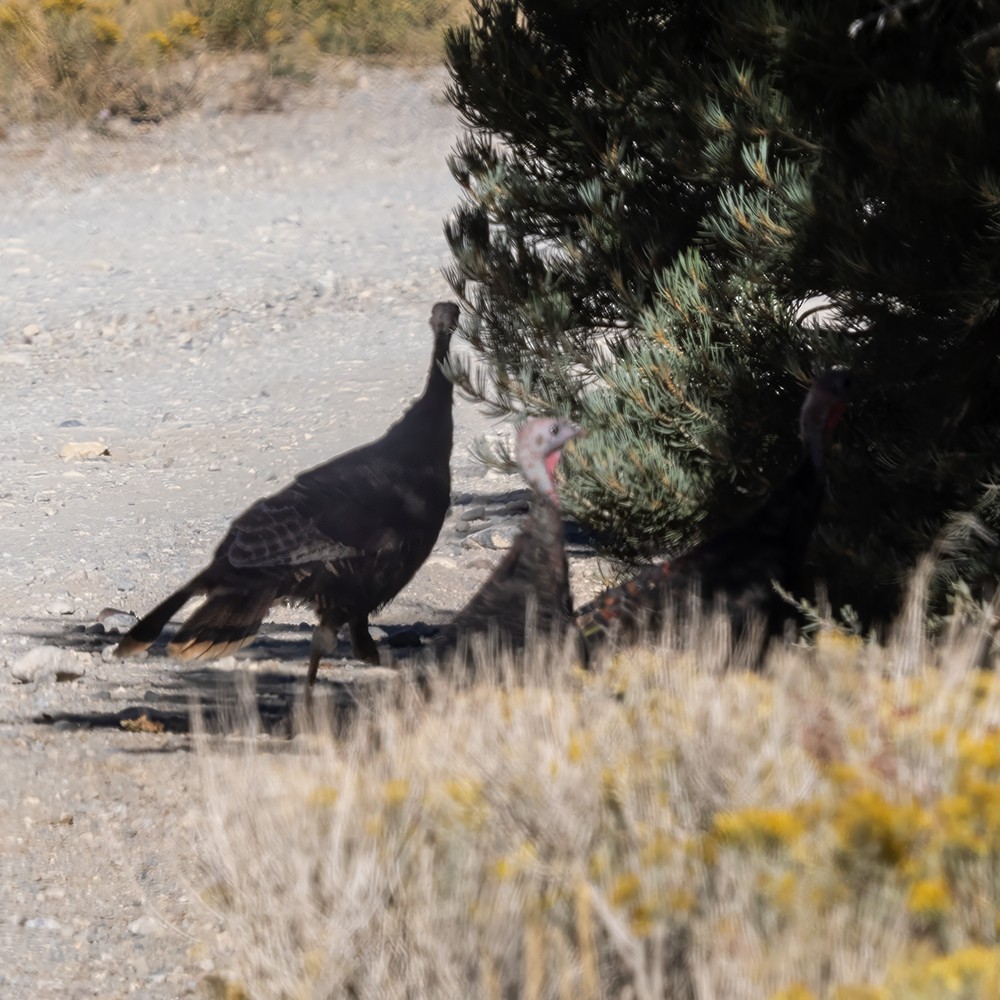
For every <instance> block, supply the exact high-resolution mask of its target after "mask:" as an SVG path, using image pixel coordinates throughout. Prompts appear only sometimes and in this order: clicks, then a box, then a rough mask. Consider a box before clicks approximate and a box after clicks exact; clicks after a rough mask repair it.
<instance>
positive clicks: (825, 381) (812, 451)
mask: <svg viewBox="0 0 1000 1000" xmlns="http://www.w3.org/2000/svg"><path fill="white" fill-rule="evenodd" d="M851 382H852V375H851V373H850V371H848V370H847V369H846V368H830V369H828V370H827V371H825V372H821V373H820V374H819V375H817V376H816V378H815V380H814V381H813V384H812V385H811V386H810V387H809V394H808V395H807V396H806V401H805V402H804V403H803V404H802V414H801V416H800V418H799V431H800V433H801V436H802V443H803V444H804V445H805V446H806V448H808V449H809V457H810V459H811V460H812V463H813V465H814V466H815V467H816V469H817V470H821V469H822V468H823V456H824V455H825V453H826V448H827V445H828V444H829V442H830V438H831V437H832V436H833V432H834V430H836V427H837V424H839V423H840V418H841V417H842V416H843V415H844V410H845V409H846V408H847V399H848V396H849V394H850V391H851Z"/></svg>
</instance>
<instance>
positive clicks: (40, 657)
mask: <svg viewBox="0 0 1000 1000" xmlns="http://www.w3.org/2000/svg"><path fill="white" fill-rule="evenodd" d="M67 665H70V666H73V667H76V668H77V669H79V670H80V672H81V673H82V668H80V667H78V665H77V657H76V656H75V654H73V653H70V652H67V651H66V650H64V649H59V648H58V647H57V646H36V647H35V648H34V649H29V650H28V652H27V653H23V654H22V655H21V656H19V657H18V658H17V659H16V660H14V661H13V662H12V663H11V664H10V673H11V676H12V677H13V678H14V680H16V681H20V682H21V683H22V684H30V683H32V681H37V680H42V679H47V678H50V677H55V676H56V674H57V673H58V672H59V671H63V670H65V669H66V667H67Z"/></svg>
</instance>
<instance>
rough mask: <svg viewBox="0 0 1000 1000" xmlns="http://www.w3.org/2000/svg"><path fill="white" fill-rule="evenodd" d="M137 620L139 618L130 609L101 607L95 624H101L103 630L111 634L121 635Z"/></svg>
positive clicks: (122, 588)
mask: <svg viewBox="0 0 1000 1000" xmlns="http://www.w3.org/2000/svg"><path fill="white" fill-rule="evenodd" d="M119 589H121V590H124V589H125V588H124V587H120V588H119ZM138 622H139V619H138V618H136V616H135V615H134V614H132V612H131V611H120V610H119V609H118V608H101V610H100V611H99V612H98V614H97V624H99V625H102V626H103V627H104V631H105V632H110V633H111V634H112V635H122V634H124V633H125V632H128V631H129V629H131V628H132V626H133V625H136V624H138Z"/></svg>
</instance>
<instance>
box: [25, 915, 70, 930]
mask: <svg viewBox="0 0 1000 1000" xmlns="http://www.w3.org/2000/svg"><path fill="white" fill-rule="evenodd" d="M24 926H25V927H27V928H29V929H30V930H33V931H58V930H61V929H62V924H60V923H59V921H58V920H53V919H52V918H51V917H31V918H30V919H28V920H25V922H24Z"/></svg>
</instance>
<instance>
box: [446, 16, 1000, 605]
mask: <svg viewBox="0 0 1000 1000" xmlns="http://www.w3.org/2000/svg"><path fill="white" fill-rule="evenodd" d="M473 7H474V15H473V17H472V19H471V22H470V24H468V25H466V26H463V27H460V28H458V29H455V30H454V31H452V32H451V33H450V34H449V37H448V39H447V59H448V65H449V69H450V72H451V74H452V87H451V90H450V97H451V100H452V101H453V103H454V104H455V106H456V107H457V108H458V110H459V112H460V113H461V115H462V118H463V121H464V123H465V125H466V132H465V135H464V137H463V139H462V140H461V141H460V143H459V145H458V147H457V149H456V151H455V154H454V156H453V157H452V171H453V173H454V175H455V177H456V179H457V180H458V182H459V183H460V184H461V185H462V187H463V188H464V196H463V199H462V201H461V204H460V205H459V206H458V207H457V209H456V212H455V215H454V217H453V219H452V220H451V221H450V222H449V224H448V226H447V235H448V238H449V242H450V244H451V247H452V251H453V255H454V265H453V267H452V268H451V271H450V275H449V277H450V280H451V282H452V285H453V287H454V288H455V290H456V293H457V294H459V295H460V296H461V297H462V298H463V299H464V300H465V302H466V305H467V307H468V309H469V312H470V314H471V317H472V319H471V321H470V322H469V323H468V324H467V325H466V337H467V339H468V341H469V343H470V344H471V346H472V347H473V348H474V351H475V352H476V353H477V354H478V355H479V360H481V362H483V364H481V365H480V366H478V367H475V366H468V367H466V368H465V369H464V370H462V371H461V372H460V373H459V377H460V379H461V384H462V385H463V387H464V389H465V391H466V392H467V393H469V394H470V395H471V396H473V397H474V398H476V399H479V400H480V401H482V402H484V403H485V404H487V405H488V406H490V407H493V408H494V409H495V411H496V412H497V413H498V414H509V413H515V414H520V413H525V412H527V413H541V412H551V411H556V412H567V411H568V412H571V413H572V414H573V415H574V416H575V417H577V418H578V419H580V420H581V421H582V422H583V423H584V424H585V425H586V426H587V428H588V430H589V432H590V433H589V436H588V437H587V438H586V439H585V440H584V441H583V442H581V443H580V444H579V445H578V447H577V448H576V450H575V454H574V456H573V457H572V458H571V460H570V461H569V462H568V463H567V467H568V468H567V473H566V475H565V477H564V479H565V486H564V488H563V493H564V494H565V499H566V506H567V508H568V509H569V510H570V511H571V512H572V513H573V514H574V515H575V516H576V517H578V518H579V519H580V520H581V521H582V522H583V523H585V524H587V525H588V526H589V527H591V528H592V529H593V530H594V531H595V533H596V536H597V537H598V538H599V539H600V541H601V543H602V545H603V546H604V547H605V549H606V550H607V551H609V552H611V553H613V554H617V555H619V556H623V557H632V556H635V555H636V554H638V553H649V552H653V551H656V552H671V551H673V552H677V551H681V550H683V549H686V548H689V547H690V546H692V545H693V544H695V543H697V542H698V541H699V540H700V539H701V538H702V537H704V536H705V535H706V534H710V533H713V532H715V531H717V530H719V529H721V528H724V527H726V526H727V525H728V524H729V523H731V522H732V521H733V520H735V519H736V518H738V517H739V516H740V514H741V513H743V512H746V511H748V510H749V509H751V508H752V507H753V506H754V504H755V503H757V502H759V501H760V499H761V498H763V497H764V496H766V495H767V494H768V493H769V492H771V491H772V490H773V489H774V488H775V487H776V485H777V484H779V483H780V482H781V480H782V478H783V477H784V476H785V475H786V474H787V472H788V470H789V469H790V468H791V466H792V464H793V463H794V461H795V458H796V456H797V454H798V441H797V438H796V433H795V432H796V423H795V414H796V412H797V409H798V407H799V405H800V403H801V400H802V396H803V392H804V389H803V388H802V386H803V385H804V383H805V382H806V381H807V378H808V376H809V375H810V374H811V373H815V372H816V371H818V370H819V369H821V368H823V367H826V366H828V365H829V364H831V363H841V364H847V365H849V366H851V367H853V368H854V369H855V371H856V373H857V380H858V382H859V383H860V387H859V391H858V393H857V396H858V398H857V400H856V401H855V403H854V404H853V406H852V419H851V424H850V427H849V429H848V433H847V434H846V440H844V441H843V443H842V447H841V448H840V450H839V452H838V454H837V455H835V456H834V457H833V459H832V461H831V463H830V473H831V480H832V482H831V493H832V499H831V502H830V503H829V504H828V506H827V510H826V515H825V517H824V522H823V524H822V526H821V530H820V531H819V532H818V533H817V539H816V542H815V543H814V551H813V554H812V563H813V565H814V566H815V567H817V568H818V569H820V570H821V572H822V575H823V576H824V577H825V578H826V579H827V581H828V584H829V587H830V593H831V597H832V599H833V601H834V603H835V604H837V603H843V602H850V603H852V604H854V606H855V607H856V608H858V609H860V610H861V611H862V613H863V614H866V615H868V616H871V617H879V616H883V615H888V614H891V613H892V612H893V610H894V609H895V607H896V604H897V601H898V598H899V594H900V590H901V587H902V585H903V583H904V582H905V579H906V577H907V575H908V573H909V572H910V570H911V569H912V567H913V566H914V564H915V561H916V559H917V558H918V556H919V555H920V554H921V553H922V552H924V551H926V550H927V549H928V548H929V547H930V546H931V544H932V543H933V541H934V539H935V538H936V537H938V536H939V535H940V533H941V531H942V530H943V529H944V528H946V526H947V525H948V524H949V523H953V522H955V520H956V517H957V516H958V515H959V514H960V513H961V512H966V511H974V512H976V514H977V515H978V516H979V517H980V518H981V519H982V520H983V521H984V522H985V523H986V524H987V525H989V526H990V527H991V528H992V529H993V530H995V531H998V532H1000V486H998V484H1000V468H998V466H1000V365H998V357H997V349H998V346H1000V340H998V336H997V335H998V333H1000V310H998V301H1000V90H998V85H997V81H998V77H1000V29H998V25H1000V0H978V2H977V0H950V2H945V0H905V2H903V3H900V4H897V5H895V6H894V7H892V8H885V7H884V6H879V5H878V3H877V0H865V2H861V0H784V2H782V0H716V2H710V3H705V2H700V0H689V2H682V0H678V2H673V3H671V2H667V0H647V2H642V0H473ZM818 296H822V297H825V299H828V300H829V302H830V303H832V308H831V309H826V310H824V311H823V312H822V324H821V325H818V324H817V323H816V322H815V320H816V318H817V317H816V316H815V315H814V316H813V317H812V318H811V319H807V318H803V313H804V312H808V311H809V309H808V307H809V304H810V303H811V302H815V300H816V298H817V297H818ZM961 553H962V554H961V557H960V558H959V557H957V556H956V557H955V558H953V559H952V562H951V564H950V571H951V572H952V573H955V572H958V571H961V572H962V573H963V574H965V575H966V576H967V577H968V578H969V579H970V581H972V583H973V584H974V586H976V587H978V588H979V589H980V590H981V589H983V588H984V587H986V586H987V585H989V584H991V583H992V581H993V580H994V579H995V578H996V575H997V572H998V570H1000V560H998V558H997V554H996V547H995V546H994V545H992V544H985V543H980V544H979V545H966V546H964V547H962V548H961Z"/></svg>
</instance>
